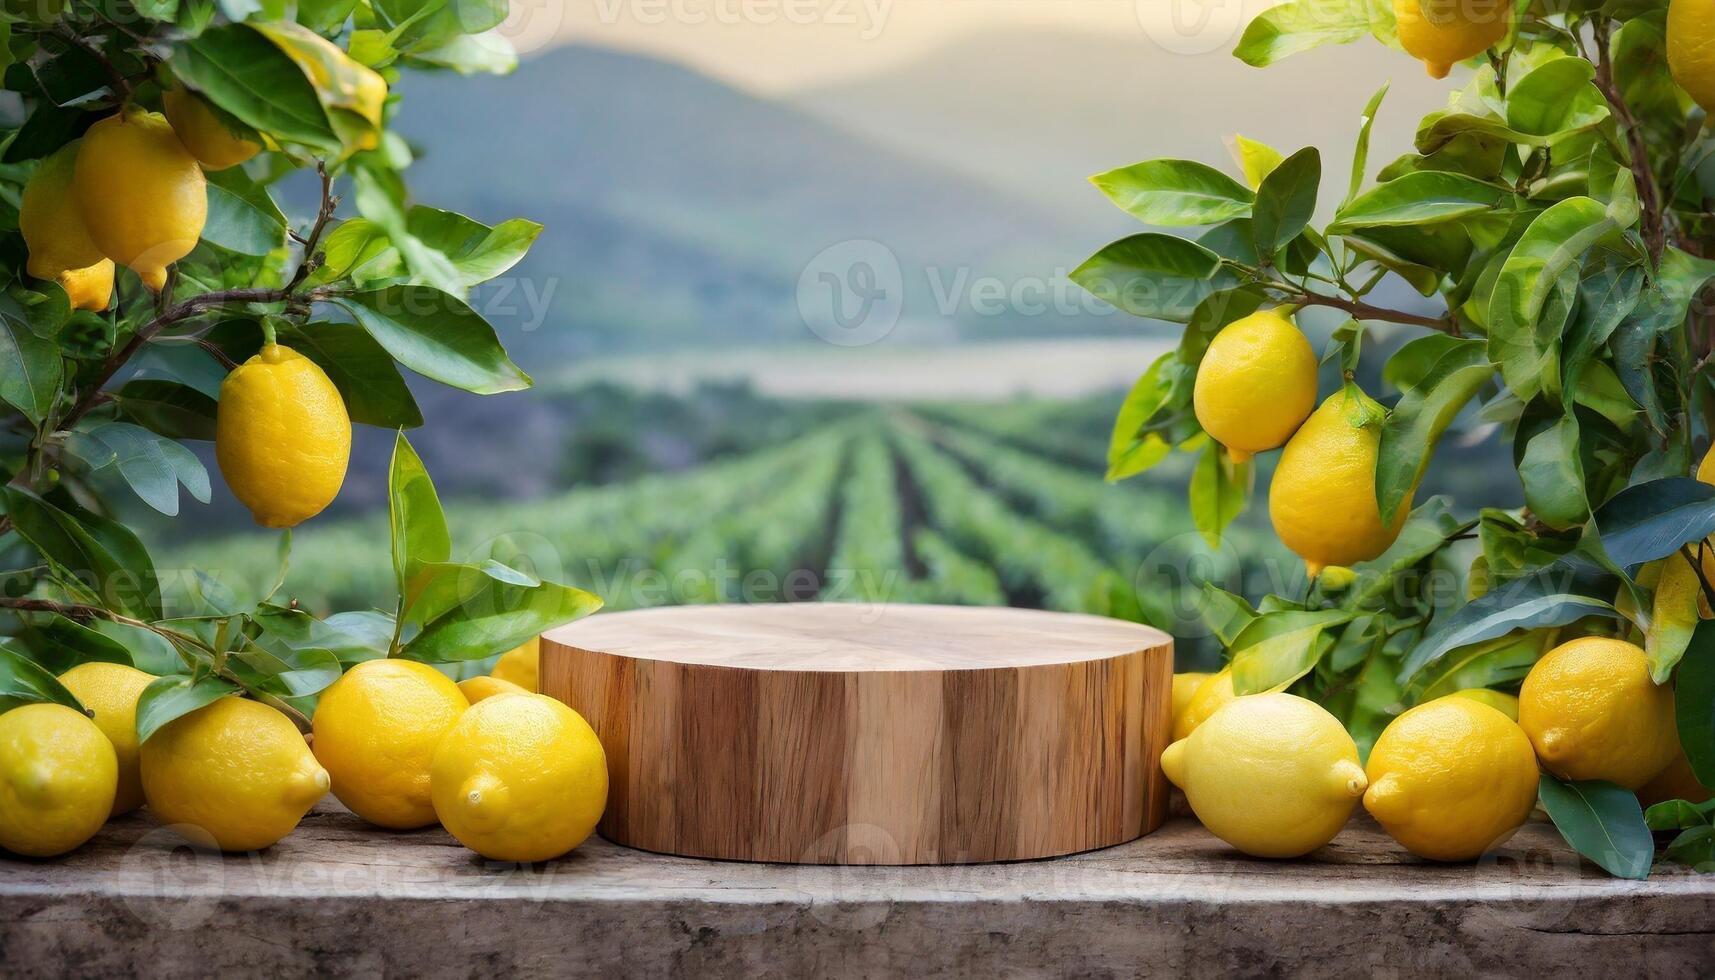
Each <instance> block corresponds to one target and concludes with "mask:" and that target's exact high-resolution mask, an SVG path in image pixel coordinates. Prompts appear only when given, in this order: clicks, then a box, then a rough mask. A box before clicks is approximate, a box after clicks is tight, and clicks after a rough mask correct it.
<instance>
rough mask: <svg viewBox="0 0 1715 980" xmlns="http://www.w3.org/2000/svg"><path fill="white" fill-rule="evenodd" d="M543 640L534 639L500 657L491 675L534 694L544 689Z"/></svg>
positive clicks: (539, 638)
mask: <svg viewBox="0 0 1715 980" xmlns="http://www.w3.org/2000/svg"><path fill="white" fill-rule="evenodd" d="M541 671H542V638H541V637H533V638H531V639H529V640H526V641H525V642H524V643H521V644H519V645H518V646H516V647H514V648H513V649H511V650H508V651H506V652H505V653H503V654H501V655H500V659H499V660H496V661H495V662H494V669H493V670H491V671H489V673H490V674H491V675H492V676H494V677H498V678H500V679H501V680H503V681H511V682H512V683H514V684H517V685H518V686H519V687H521V688H523V689H524V690H526V691H529V692H530V693H532V694H534V693H536V692H537V691H540V690H541V689H542V686H541Z"/></svg>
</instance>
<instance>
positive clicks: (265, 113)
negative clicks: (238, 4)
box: [172, 24, 339, 149]
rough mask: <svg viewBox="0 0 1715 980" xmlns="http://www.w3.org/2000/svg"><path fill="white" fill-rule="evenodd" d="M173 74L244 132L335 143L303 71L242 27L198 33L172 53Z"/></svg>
mask: <svg viewBox="0 0 1715 980" xmlns="http://www.w3.org/2000/svg"><path fill="white" fill-rule="evenodd" d="M172 66H173V72H174V74H175V75H177V76H178V77H179V78H182V79H184V81H185V82H187V83H188V84H189V85H190V86H191V87H192V88H194V89H196V90H197V91H198V92H200V93H201V94H202V95H203V96H204V97H205V98H207V99H208V100H209V101H211V102H213V103H214V104H215V105H217V106H219V107H220V108H221V109H224V110H225V111H227V112H229V113H231V114H232V115H233V116H236V117H237V118H238V120H239V121H240V122H243V123H244V124H245V125H247V126H249V127H250V128H252V129H254V130H256V131H258V132H261V133H267V134H269V135H271V136H274V137H276V138H278V139H281V140H285V141H287V142H291V143H300V144H303V145H306V146H312V147H318V148H323V149H331V148H333V147H336V146H338V145H339V139H338V137H336V136H335V135H334V130H333V125H332V124H331V123H330V122H329V121H328V115H327V111H326V110H325V109H323V108H322V104H321V100H320V99H319V98H318V97H317V94H316V89H315V87H314V86H313V85H311V84H310V81H309V79H308V78H306V77H305V76H304V72H303V69H301V68H299V67H298V65H297V63H296V62H294V61H293V60H292V59H291V58H290V57H288V56H287V55H286V53H285V52H284V51H282V50H281V49H280V48H279V47H278V46H276V45H275V44H273V43H272V42H271V41H270V40H269V39H268V38H267V37H266V36H264V35H263V34H261V33H259V32H258V31H256V29H255V28H253V27H252V26H251V25H248V24H229V25H226V26H224V27H216V28H212V29H210V30H207V31H204V32H203V33H202V34H201V35H199V36H198V37H195V38H192V39H190V40H188V41H185V42H182V43H180V44H179V45H178V46H177V47H175V48H174V50H173V57H172Z"/></svg>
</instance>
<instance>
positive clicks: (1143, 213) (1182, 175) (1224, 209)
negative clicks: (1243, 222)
mask: <svg viewBox="0 0 1715 980" xmlns="http://www.w3.org/2000/svg"><path fill="white" fill-rule="evenodd" d="M1090 183H1092V184H1095V185H1096V187H1097V189H1099V190H1100V191H1101V192H1102V193H1103V194H1106V195H1107V197H1108V200H1110V201H1112V202H1114V203H1115V204H1117V205H1119V207H1120V210H1122V211H1124V212H1125V213H1127V214H1129V215H1131V216H1132V217H1134V218H1136V219H1138V220H1139V221H1142V222H1144V223H1146V224H1151V225H1164V226H1177V225H1213V224H1219V223H1220V222H1223V221H1226V220H1227V219H1228V218H1238V217H1244V216H1245V215H1248V214H1250V211H1251V201H1253V200H1254V199H1255V195H1253V194H1252V193H1251V192H1250V190H1249V189H1248V188H1246V187H1245V186H1244V185H1243V184H1241V183H1239V182H1238V181H1236V180H1234V179H1233V178H1231V177H1228V176H1227V175H1226V174H1224V173H1221V172H1220V171H1219V170H1216V169H1215V168H1213V167H1210V166H1208V165H1206V164H1201V163H1196V162H1194V161H1191V160H1145V161H1144V162H1142V163H1134V164H1132V165H1131V166H1129V167H1121V168H1119V169H1118V170H1109V171H1108V172H1106V173H1100V174H1097V175H1095V176H1094V177H1091V178H1090Z"/></svg>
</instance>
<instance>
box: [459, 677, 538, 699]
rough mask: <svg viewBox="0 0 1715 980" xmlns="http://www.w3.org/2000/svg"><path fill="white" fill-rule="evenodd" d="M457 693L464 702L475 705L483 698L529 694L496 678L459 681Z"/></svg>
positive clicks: (474, 678) (508, 682) (468, 678)
mask: <svg viewBox="0 0 1715 980" xmlns="http://www.w3.org/2000/svg"><path fill="white" fill-rule="evenodd" d="M459 691H460V692H462V693H463V694H464V696H465V700H467V701H469V702H470V703H471V704H475V703H477V702H478V701H481V700H483V699H484V698H492V697H494V696H495V695H496V694H530V693H532V692H530V691H526V690H524V689H523V688H522V687H519V686H518V685H517V684H514V683H512V682H511V681H503V680H501V679H500V678H498V677H467V678H465V679H464V680H462V681H459Z"/></svg>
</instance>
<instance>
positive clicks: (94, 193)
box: [73, 106, 208, 293]
mask: <svg viewBox="0 0 1715 980" xmlns="http://www.w3.org/2000/svg"><path fill="white" fill-rule="evenodd" d="M73 194H74V196H75V198H76V200H77V207H78V213H79V214H80V215H81V216H82V217H83V223H84V226H85V227H86V228H88V229H89V237H90V240H91V241H93V242H94V243H95V245H96V247H97V248H99V249H101V251H102V253H104V254H105V255H106V256H107V257H108V258H110V259H112V260H113V261H115V262H118V263H119V264H121V265H124V266H129V267H130V268H131V269H132V270H133V271H135V272H136V273H137V274H138V275H139V276H141V277H142V278H143V284H144V285H145V286H147V287H149V289H150V290H151V291H153V292H157V293H158V292H160V291H161V287H162V286H164V285H165V284H166V281H167V266H169V265H171V264H173V263H174V262H177V261H178V260H179V259H182V258H184V257H185V256H186V255H189V254H190V252H191V249H193V248H196V244H197V239H199V238H201V237H202V229H203V223H204V222H205V221H207V220H208V188H207V184H206V182H205V181H204V180H203V175H202V168H201V167H199V166H198V165H197V161H196V158H195V157H193V156H191V155H190V152H189V151H188V150H186V149H185V147H184V144H183V143H180V142H179V138H178V137H177V136H175V135H174V134H173V127H172V126H171V125H169V124H168V122H167V120H166V117H165V116H162V115H161V114H160V113H158V112H148V111H145V110H143V109H139V108H137V107H135V106H127V107H126V108H125V109H123V110H122V111H120V112H118V113H116V114H114V115H112V116H109V117H107V118H106V119H103V120H101V121H100V122H98V123H96V124H95V125H93V126H91V127H90V128H89V132H88V133H86V134H84V137H83V145H82V146H81V147H80V148H79V150H78V153H77V169H76V174H75V177H74V180H73Z"/></svg>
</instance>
